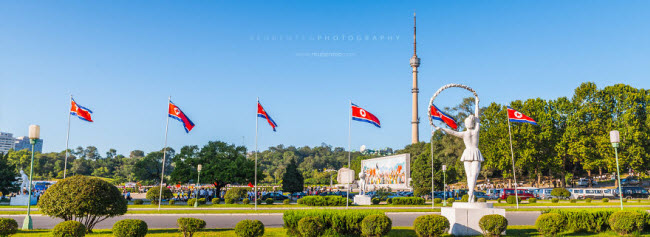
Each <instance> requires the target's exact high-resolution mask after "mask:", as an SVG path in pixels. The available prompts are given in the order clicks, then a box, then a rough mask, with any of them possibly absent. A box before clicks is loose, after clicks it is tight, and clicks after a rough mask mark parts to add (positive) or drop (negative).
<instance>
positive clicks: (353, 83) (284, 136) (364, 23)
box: [0, 1, 650, 154]
mask: <svg viewBox="0 0 650 237" xmlns="http://www.w3.org/2000/svg"><path fill="white" fill-rule="evenodd" d="M648 9H650V2H648V1H37V2H26V1H3V2H2V3H0V52H2V53H0V131H5V132H11V133H14V134H15V135H16V136H22V135H27V127H28V125H30V124H39V125H41V130H42V138H44V139H45V144H44V151H61V150H63V149H64V148H65V136H66V126H67V117H68V116H67V111H68V108H69V95H70V94H73V95H74V96H75V100H76V101H77V102H78V103H80V104H81V105H83V106H86V107H89V108H90V109H92V110H93V112H94V114H93V116H94V120H95V122H94V123H86V122H82V121H80V120H79V119H73V120H72V127H71V135H70V146H71V147H77V146H87V145H95V146H97V147H98V148H99V149H100V152H101V153H102V154H103V153H104V152H105V151H106V150H107V149H108V148H115V149H117V150H118V153H122V154H128V152H129V151H131V150H134V149H142V150H144V151H147V152H149V151H152V150H158V149H160V148H161V147H162V146H163V140H164V129H165V120H166V106H167V97H168V96H170V95H171V96H172V100H173V101H174V103H176V104H177V105H178V106H180V107H181V108H182V109H183V110H184V111H185V112H186V113H187V114H188V116H189V117H190V118H191V119H192V120H193V121H194V122H195V123H196V127H195V129H194V130H193V131H192V132H191V133H189V134H185V131H184V130H183V128H182V126H181V124H180V123H179V122H177V121H174V120H171V121H170V127H169V145H170V146H171V147H173V148H175V149H179V148H180V147H181V146H183V145H203V144H205V143H207V142H208V141H210V140H222V141H226V142H229V143H235V144H238V145H241V144H244V145H246V146H247V147H249V148H252V147H253V146H254V137H255V126H254V125H255V124H254V123H255V112H256V110H255V109H256V107H255V100H256V97H258V96H259V97H260V100H261V102H262V104H263V105H264V107H265V108H266V110H267V111H268V112H269V113H270V114H271V116H272V117H273V118H274V119H275V121H276V122H277V123H278V125H279V127H278V131H277V132H276V133H273V132H272V131H271V128H270V127H269V126H268V125H266V124H264V122H263V121H260V130H259V131H260V136H259V147H260V149H261V150H263V149H266V147H269V146H274V145H277V144H285V145H296V146H303V145H309V146H314V145H319V144H321V143H322V142H324V143H327V144H331V145H334V146H343V147H346V146H347V134H348V116H349V115H348V114H349V107H348V103H349V102H348V101H349V100H352V101H353V102H354V103H356V104H358V105H359V106H362V107H364V108H366V109H367V110H368V111H370V112H372V113H374V114H375V115H376V116H377V117H379V119H380V120H381V122H382V128H381V129H377V128H375V127H374V126H371V125H369V124H366V123H359V122H354V123H353V124H352V147H353V149H357V150H358V149H359V146H361V145H362V144H365V145H366V146H368V147H369V148H383V147H393V148H402V147H404V146H405V145H407V144H409V143H410V133H411V130H410V119H411V117H410V116H411V94H410V90H411V68H410V67H409V64H408V62H409V58H410V57H411V55H412V47H413V46H412V27H413V26H412V23H413V19H412V15H413V11H414V10H416V11H417V15H418V18H417V19H418V55H419V57H420V58H421V59H422V65H421V67H420V70H419V71H420V85H419V87H420V111H419V112H420V117H421V121H423V123H421V126H420V139H427V138H426V137H427V134H428V133H429V132H428V131H430V127H429V125H428V121H427V119H426V104H427V103H428V100H429V98H430V97H431V95H432V94H433V93H434V92H435V90H437V89H438V88H439V87H440V86H442V85H444V84H447V83H463V84H467V85H469V86H471V87H473V88H474V89H476V90H477V92H478V93H479V96H480V97H481V101H482V103H483V105H487V104H488V103H490V102H498V103H507V102H509V101H511V100H516V99H527V98H535V97H541V98H544V99H553V98H557V97H560V96H571V95H572V92H573V89H575V88H576V87H577V86H578V85H579V84H580V83H581V82H584V81H594V82H596V83H597V85H598V86H599V87H604V86H607V85H612V84H615V83H626V84H630V85H632V86H635V87H640V88H649V87H650V80H649V76H650V44H649V43H648V42H650V31H649V30H648V29H650V14H647V13H648ZM366 36H368V37H369V39H366V38H365V37H366ZM335 37H337V38H335ZM350 37H351V38H350ZM373 37H377V39H376V40H374V39H373ZM381 37H383V38H381ZM389 37H390V39H389ZM350 39H351V40H350ZM314 53H317V54H318V55H314ZM465 96H468V94H467V93H466V92H464V91H461V90H456V91H449V92H447V91H445V94H444V96H442V97H440V98H439V100H438V99H437V104H438V105H440V106H453V105H455V104H457V103H459V102H460V100H461V99H462V98H463V97H465Z"/></svg>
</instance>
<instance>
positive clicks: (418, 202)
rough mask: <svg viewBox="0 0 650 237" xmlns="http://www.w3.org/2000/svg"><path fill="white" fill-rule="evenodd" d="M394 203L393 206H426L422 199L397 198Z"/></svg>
mask: <svg viewBox="0 0 650 237" xmlns="http://www.w3.org/2000/svg"><path fill="white" fill-rule="evenodd" d="M392 201H393V205H424V198H421V197H396V198H393V200H392Z"/></svg>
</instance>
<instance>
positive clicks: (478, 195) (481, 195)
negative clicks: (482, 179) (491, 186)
mask: <svg viewBox="0 0 650 237" xmlns="http://www.w3.org/2000/svg"><path fill="white" fill-rule="evenodd" d="M474 197H476V199H479V198H485V199H486V200H488V199H490V196H489V195H487V194H485V192H481V191H476V192H474Z"/></svg>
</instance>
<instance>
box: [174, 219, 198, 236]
mask: <svg viewBox="0 0 650 237" xmlns="http://www.w3.org/2000/svg"><path fill="white" fill-rule="evenodd" d="M176 224H178V230H180V231H181V232H182V233H183V236H186V237H192V236H193V235H194V233H195V232H197V231H199V230H201V229H203V228H205V221H204V220H201V219H198V218H191V217H189V218H187V217H182V218H178V220H176Z"/></svg>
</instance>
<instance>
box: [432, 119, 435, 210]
mask: <svg viewBox="0 0 650 237" xmlns="http://www.w3.org/2000/svg"><path fill="white" fill-rule="evenodd" d="M433 132H434V130H433V127H432V128H431V209H433V208H434V204H435V203H434V201H433V199H434V198H435V195H434V194H435V191H434V190H435V189H434V187H435V186H434V185H433Z"/></svg>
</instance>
